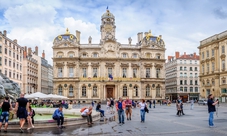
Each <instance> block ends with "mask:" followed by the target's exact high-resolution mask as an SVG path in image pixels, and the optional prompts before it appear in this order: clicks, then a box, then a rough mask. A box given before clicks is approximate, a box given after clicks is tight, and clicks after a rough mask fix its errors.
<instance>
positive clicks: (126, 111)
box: [125, 97, 132, 120]
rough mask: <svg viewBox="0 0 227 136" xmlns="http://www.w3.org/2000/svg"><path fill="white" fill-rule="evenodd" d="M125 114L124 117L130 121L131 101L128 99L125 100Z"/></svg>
mask: <svg viewBox="0 0 227 136" xmlns="http://www.w3.org/2000/svg"><path fill="white" fill-rule="evenodd" d="M125 106H126V107H125V113H126V117H127V120H131V117H132V101H131V100H129V97H127V98H126V100H125Z"/></svg>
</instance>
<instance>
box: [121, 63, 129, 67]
mask: <svg viewBox="0 0 227 136" xmlns="http://www.w3.org/2000/svg"><path fill="white" fill-rule="evenodd" d="M121 67H129V64H128V63H121Z"/></svg>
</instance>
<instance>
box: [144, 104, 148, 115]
mask: <svg viewBox="0 0 227 136" xmlns="http://www.w3.org/2000/svg"><path fill="white" fill-rule="evenodd" d="M144 110H145V112H147V113H149V110H148V108H147V105H146V106H145V107H144Z"/></svg>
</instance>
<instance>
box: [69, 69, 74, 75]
mask: <svg viewBox="0 0 227 136" xmlns="http://www.w3.org/2000/svg"><path fill="white" fill-rule="evenodd" d="M73 76H74V74H73V67H70V68H69V77H73Z"/></svg>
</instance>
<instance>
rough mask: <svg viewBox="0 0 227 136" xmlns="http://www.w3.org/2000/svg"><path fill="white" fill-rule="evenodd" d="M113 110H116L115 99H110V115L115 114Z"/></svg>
mask: <svg viewBox="0 0 227 136" xmlns="http://www.w3.org/2000/svg"><path fill="white" fill-rule="evenodd" d="M113 108H114V100H113V98H110V114H114V111H113Z"/></svg>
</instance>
